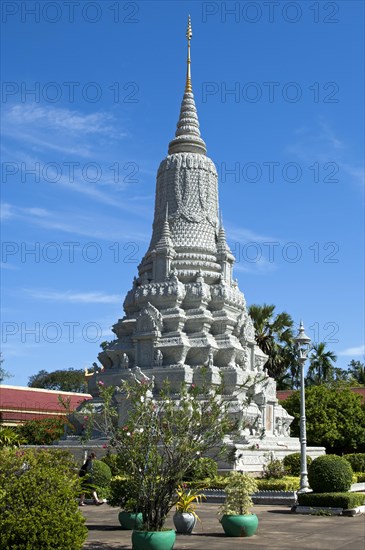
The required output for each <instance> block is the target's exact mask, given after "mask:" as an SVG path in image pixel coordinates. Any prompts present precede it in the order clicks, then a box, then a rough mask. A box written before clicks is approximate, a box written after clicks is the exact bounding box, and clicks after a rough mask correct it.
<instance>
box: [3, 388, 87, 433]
mask: <svg viewBox="0 0 365 550" xmlns="http://www.w3.org/2000/svg"><path fill="white" fill-rule="evenodd" d="M59 396H61V397H62V399H63V400H64V401H65V402H67V401H68V400H69V401H70V405H69V407H70V410H71V411H73V410H75V409H76V408H77V407H78V406H79V405H80V404H81V403H82V402H83V401H87V400H89V399H91V398H92V396H91V395H90V394H88V393H75V392H65V391H54V390H42V389H40V388H28V387H20V386H0V421H3V422H5V423H6V424H9V423H18V422H24V421H25V420H34V419H41V418H50V417H55V416H59V415H65V414H67V413H68V411H67V410H66V409H65V407H63V406H62V404H61V403H60V402H59V400H58V397H59Z"/></svg>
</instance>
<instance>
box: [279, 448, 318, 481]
mask: <svg viewBox="0 0 365 550" xmlns="http://www.w3.org/2000/svg"><path fill="white" fill-rule="evenodd" d="M300 461H301V455H300V453H292V454H290V455H286V456H285V457H284V458H283V464H284V467H285V469H286V471H287V472H288V474H289V475H291V476H300ZM310 464H312V457H310V456H308V455H307V468H309V466H310Z"/></svg>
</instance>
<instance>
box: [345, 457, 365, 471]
mask: <svg viewBox="0 0 365 550" xmlns="http://www.w3.org/2000/svg"><path fill="white" fill-rule="evenodd" d="M343 458H345V459H346V460H347V461H348V462H349V463H350V464H351V468H352V469H353V471H354V472H365V453H353V454H350V455H344V456H343Z"/></svg>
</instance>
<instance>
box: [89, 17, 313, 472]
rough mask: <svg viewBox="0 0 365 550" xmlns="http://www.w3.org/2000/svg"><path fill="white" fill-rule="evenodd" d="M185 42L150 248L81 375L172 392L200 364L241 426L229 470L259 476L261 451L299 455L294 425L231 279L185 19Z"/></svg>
mask: <svg viewBox="0 0 365 550" xmlns="http://www.w3.org/2000/svg"><path fill="white" fill-rule="evenodd" d="M186 36H187V39H188V58H187V76H186V85H185V91H184V96H183V100H182V104H181V110H180V117H179V120H178V123H177V130H176V133H175V137H174V139H173V140H172V141H171V142H170V144H169V148H168V155H167V157H166V158H165V159H164V160H163V161H162V162H161V164H160V166H159V169H158V172H157V183H156V198H155V212H154V221H153V232H152V238H151V243H150V246H149V248H148V250H147V252H146V254H145V256H144V257H143V259H142V261H141V264H140V265H139V266H138V276H137V277H135V278H134V281H133V287H132V289H131V290H130V291H129V292H128V293H127V295H126V298H125V301H124V311H125V315H124V317H123V318H122V319H119V320H118V322H117V323H116V324H115V325H114V326H113V332H114V333H115V335H116V340H114V341H113V342H112V343H110V345H109V346H108V348H107V349H105V350H104V351H102V352H101V353H100V354H99V361H100V362H101V364H102V365H103V367H102V369H100V370H99V371H98V372H97V371H95V373H94V374H93V375H92V376H88V385H89V391H90V393H91V394H93V395H94V396H95V397H96V398H97V395H98V386H97V382H98V381H100V380H101V381H102V382H103V383H104V384H105V385H106V386H109V385H118V384H119V383H120V380H121V378H123V379H126V378H129V377H137V378H138V377H139V376H141V372H142V373H143V374H144V375H145V376H148V377H149V378H152V377H154V381H155V388H156V390H158V389H159V388H160V387H161V385H162V382H163V380H164V379H166V378H168V379H169V380H170V384H171V387H172V390H173V391H176V392H178V391H179V387H180V385H181V382H186V383H199V380H200V379H201V367H203V366H204V367H205V369H206V370H207V371H208V378H209V380H210V382H211V383H213V384H219V383H220V382H221V377H222V379H223V383H224V387H225V399H229V401H230V407H231V413H232V415H234V416H235V417H238V418H241V419H243V420H245V423H244V427H243V429H242V431H241V434H240V437H239V439H238V440H235V441H232V443H234V445H235V446H236V447H237V453H236V456H237V459H236V464H235V467H236V468H240V469H246V470H252V471H257V470H259V469H261V466H262V463H263V462H264V460H265V458H264V454H265V453H267V452H268V451H271V452H273V451H275V452H276V454H277V456H283V455H285V454H287V453H289V452H294V451H298V450H299V441H298V439H294V438H290V437H289V426H290V424H291V422H292V417H291V416H289V415H288V413H287V412H286V411H285V410H284V409H283V407H282V406H281V405H279V404H278V400H277V399H276V383H275V380H274V379H272V378H270V377H269V376H268V375H267V373H266V371H265V370H264V365H265V362H266V360H267V356H266V355H265V354H264V353H263V352H262V351H261V349H260V348H259V347H258V346H257V344H256V342H255V331H254V327H253V323H252V320H251V318H250V317H249V315H248V313H247V308H246V301H245V297H244V295H243V292H242V291H241V290H240V289H239V287H238V283H237V281H235V280H233V278H232V271H233V264H234V261H235V259H234V256H233V254H232V252H231V251H230V249H229V247H228V245H227V241H226V234H225V231H224V228H223V225H222V222H221V221H220V218H219V202H218V174H217V171H216V168H215V166H214V163H213V161H212V160H211V159H210V158H209V157H208V156H207V154H206V145H205V142H204V140H203V139H202V138H201V136H200V130H199V120H198V115H197V110H196V106H195V101H194V95H193V91H192V83H191V74H190V40H191V37H192V32H191V24H190V18H189V22H188V30H187V34H186ZM248 388H249V389H248ZM248 398H249V400H250V403H249V404H247V399H248ZM253 449H255V450H253ZM308 451H309V454H312V455H313V452H312V453H311V452H310V451H311V449H308ZM313 451H314V450H313ZM315 451H317V452H314V454H321V450H320V449H316V450H315Z"/></svg>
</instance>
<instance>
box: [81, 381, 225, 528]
mask: <svg viewBox="0 0 365 550" xmlns="http://www.w3.org/2000/svg"><path fill="white" fill-rule="evenodd" d="M153 384H154V383H153V381H145V382H141V383H137V382H136V383H133V382H125V381H122V386H121V388H119V389H118V388H113V387H108V388H103V384H102V382H99V386H100V393H101V396H102V399H103V402H104V409H103V410H102V411H99V412H95V411H94V412H93V410H92V409H90V410H89V419H88V422H89V426H90V428H91V427H96V428H97V429H98V431H100V432H103V433H104V434H107V436H108V437H109V439H110V445H111V446H112V447H113V448H114V449H115V450H116V451H117V454H118V463H119V464H120V466H121V469H122V471H124V472H127V473H128V476H129V481H128V497H129V499H133V500H134V501H135V502H136V503H137V505H136V511H139V512H141V513H142V515H143V523H144V529H145V530H147V531H160V530H161V529H162V527H163V525H164V522H165V520H166V516H167V514H168V512H169V511H170V509H171V507H172V505H173V502H174V498H175V490H176V488H177V486H178V485H179V484H180V483H181V481H182V479H183V477H184V474H185V473H186V472H187V471H188V469H189V468H190V467H191V466H192V464H193V463H194V462H195V460H196V458H197V457H199V456H202V455H204V454H206V453H208V452H209V453H211V454H213V455H215V456H217V455H219V453H220V452H221V451H225V450H227V449H226V444H225V443H224V437H225V435H226V434H229V433H232V431H234V426H235V424H236V423H235V421H233V420H231V419H230V417H229V411H228V408H229V402H228V401H222V399H221V391H222V388H221V387H219V386H209V385H205V384H202V386H200V387H197V386H195V385H194V384H192V385H190V386H188V385H185V384H183V385H182V387H181V391H180V392H179V397H178V399H176V395H175V398H174V395H173V394H172V393H170V388H169V384H168V383H167V382H166V383H165V384H164V387H163V389H162V390H161V391H158V392H157V390H156V389H154V388H153ZM152 390H153V391H154V392H155V394H153V393H152ZM115 391H116V392H117V394H118V393H119V394H120V393H121V395H119V396H117V401H119V402H123V403H124V407H125V409H124V410H125V413H126V414H125V417H124V420H122V425H121V427H118V425H117V417H118V412H117V409H116V406H115V405H114V404H113V394H114V392H115ZM85 410H88V406H87V405H86V406H85Z"/></svg>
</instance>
